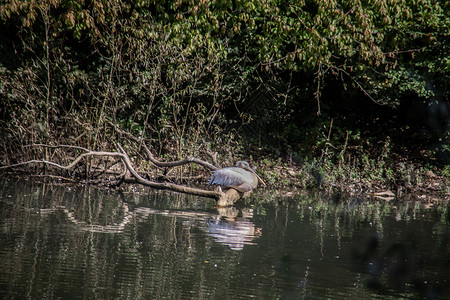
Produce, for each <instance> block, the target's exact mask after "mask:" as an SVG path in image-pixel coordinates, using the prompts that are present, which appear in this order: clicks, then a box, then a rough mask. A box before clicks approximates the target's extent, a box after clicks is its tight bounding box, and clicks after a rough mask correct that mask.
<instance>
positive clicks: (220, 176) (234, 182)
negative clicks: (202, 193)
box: [208, 168, 245, 187]
mask: <svg viewBox="0 0 450 300" xmlns="http://www.w3.org/2000/svg"><path fill="white" fill-rule="evenodd" d="M244 182H245V180H244V177H243V175H242V174H240V173H238V172H235V171H233V170H232V169H231V168H223V169H219V170H217V171H214V173H213V175H212V176H211V178H210V180H209V182H208V185H211V184H217V185H221V186H225V187H227V186H238V185H241V184H243V183H244Z"/></svg>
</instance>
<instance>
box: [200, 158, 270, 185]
mask: <svg viewBox="0 0 450 300" xmlns="http://www.w3.org/2000/svg"><path fill="white" fill-rule="evenodd" d="M258 181H259V182H261V183H262V184H263V185H266V184H265V183H264V181H262V179H261V178H260V177H259V176H258V175H257V174H256V173H255V171H253V170H252V169H251V168H250V166H249V164H248V162H246V161H238V162H237V163H236V167H227V168H223V169H219V170H216V171H214V173H213V175H212V176H211V178H210V180H209V182H208V185H211V184H216V185H220V186H221V187H222V188H225V189H229V188H233V189H235V190H237V191H239V192H241V193H245V192H248V191H251V190H252V189H254V188H256V187H257V186H258Z"/></svg>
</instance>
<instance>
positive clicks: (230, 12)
mask: <svg viewBox="0 0 450 300" xmlns="http://www.w3.org/2000/svg"><path fill="white" fill-rule="evenodd" d="M446 10H448V3H444V2H439V1H433V0H420V1H403V0H399V1H394V0H389V1H361V0H353V1H340V0H333V1H302V0H300V1H280V0H256V1H248V0H244V1H227V0H221V1H187V0H180V1H163V0H153V1H149V0H140V1H117V0H100V1H73V0H67V1H58V0H44V1H38V2H36V1H31V0H24V1H6V2H2V4H1V5H0V29H1V30H0V31H1V32H2V33H1V36H2V39H1V42H0V44H1V50H0V51H1V52H2V53H1V54H3V55H1V58H0V80H1V84H0V97H1V98H2V107H1V110H0V114H1V120H2V124H1V127H2V128H4V129H5V132H7V135H6V138H5V140H4V144H5V145H3V147H2V148H3V149H8V150H7V152H8V153H9V154H10V155H13V154H16V153H18V152H21V151H23V150H21V149H20V145H22V144H28V143H33V142H38V141H42V140H49V139H51V140H55V141H59V142H70V143H72V144H78V145H82V146H87V147H89V148H92V149H95V148H98V147H103V146H104V145H105V144H108V143H110V142H111V140H110V139H111V132H110V129H109V125H108V124H109V123H108V122H112V123H113V124H114V125H116V126H120V127H121V128H123V129H126V130H128V131H130V132H132V133H134V134H136V135H139V136H142V137H144V138H147V139H148V140H150V141H152V143H153V146H154V147H155V148H156V149H157V150H158V152H159V154H161V155H164V154H165V153H166V154H167V153H171V154H173V155H175V156H178V157H180V156H184V155H186V154H198V153H199V152H202V151H207V150H208V151H209V150H211V149H213V150H214V149H217V148H219V147H223V146H222V145H223V144H227V145H236V144H240V147H241V148H245V151H249V153H250V154H251V150H252V149H253V148H252V147H247V145H243V143H242V140H240V139H239V138H237V137H238V136H239V135H243V136H245V137H246V139H247V140H248V141H249V143H250V144H253V145H258V146H261V145H264V146H265V148H266V149H268V150H267V151H269V152H272V153H273V152H275V153H276V152H279V153H280V155H284V154H285V152H284V151H288V152H290V153H292V152H293V153H298V154H299V155H302V156H305V155H307V156H317V155H321V154H322V152H321V150H322V149H324V145H326V143H332V141H330V140H327V135H326V134H325V135H324V134H323V128H324V126H328V124H329V120H330V119H332V118H333V119H334V120H335V128H334V129H335V132H334V133H333V136H334V139H335V140H340V141H345V144H346V145H347V146H346V148H345V149H346V150H344V151H343V152H342V150H343V149H344V148H339V150H338V151H335V150H333V149H332V147H328V150H329V152H328V153H327V155H330V157H331V156H332V155H335V157H338V158H340V160H341V161H342V160H343V159H344V154H345V151H353V150H350V149H362V148H363V145H364V143H372V142H373V141H372V140H371V139H374V140H376V141H377V140H381V141H383V140H385V139H386V136H387V134H385V133H382V134H379V133H378V132H377V130H379V127H375V128H370V130H371V132H369V134H366V133H367V130H366V129H367V127H365V128H363V127H361V126H360V123H361V121H364V120H365V119H369V124H368V125H367V126H368V127H370V126H372V124H370V120H375V119H377V118H379V117H380V115H384V116H385V117H386V118H387V119H389V118H390V117H392V116H394V115H398V114H399V113H402V110H403V109H404V107H405V106H406V107H413V106H415V105H419V104H421V103H422V102H423V101H428V100H426V99H428V98H430V97H435V98H436V99H441V100H442V101H443V102H444V104H446V105H447V107H448V93H449V91H448V83H449V82H448V78H449V76H448V73H449V65H450V63H449V62H450V58H449V45H448V39H449V24H450V22H449V16H448V14H446ZM374 103H377V104H374ZM379 104H380V105H384V106H379ZM373 105H375V107H376V109H372V108H373ZM402 105H403V106H402ZM361 107H367V108H366V109H365V110H364V111H363V112H362V113H361V111H360V109H361ZM446 117H447V118H448V113H447V115H445V114H444V115H443V118H444V119H445V118H446ZM383 125H386V124H382V125H380V126H383ZM445 130H448V129H444V131H445ZM364 134H366V136H365V137H364V139H363V138H362V136H363V135H364ZM405 134H409V132H406V133H405ZM231 136H233V138H234V140H233V141H230V140H227V137H231ZM391 136H393V135H391ZM439 137H442V134H440V135H439ZM376 141H375V142H376ZM395 142H396V141H392V143H393V144H394V143H395ZM193 145H197V147H194V146H193ZM200 145H203V146H200ZM280 145H281V146H282V148H284V149H282V150H280V149H278V148H280ZM280 151H281V152H280ZM355 151H356V152H358V151H360V150H355ZM226 153H229V149H223V150H222V152H221V153H220V154H221V155H223V156H224V159H225V160H226V159H231V157H230V156H227V154H226ZM260 154H261V153H260ZM358 154H361V152H358Z"/></svg>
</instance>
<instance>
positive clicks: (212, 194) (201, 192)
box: [117, 144, 224, 200]
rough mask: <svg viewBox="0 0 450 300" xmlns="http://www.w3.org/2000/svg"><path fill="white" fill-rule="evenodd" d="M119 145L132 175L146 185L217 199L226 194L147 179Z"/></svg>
mask: <svg viewBox="0 0 450 300" xmlns="http://www.w3.org/2000/svg"><path fill="white" fill-rule="evenodd" d="M117 147H118V148H119V150H120V152H121V154H122V160H123V162H124V163H125V165H126V166H127V169H128V171H129V172H130V173H131V175H133V177H134V178H136V181H137V182H138V183H140V184H142V185H145V186H148V187H151V188H155V189H160V190H172V191H175V192H181V193H186V194H190V195H196V196H203V197H208V198H213V199H216V200H219V199H220V198H221V197H222V196H223V194H224V193H222V192H217V191H207V190H202V189H197V188H191V187H187V186H182V185H178V184H174V183H168V182H162V183H158V182H153V181H149V180H146V179H144V178H142V177H141V176H140V175H139V174H138V173H137V172H136V170H135V169H134V168H133V166H132V165H131V160H130V158H129V157H128V155H127V154H126V152H125V150H123V148H122V146H120V145H119V144H117Z"/></svg>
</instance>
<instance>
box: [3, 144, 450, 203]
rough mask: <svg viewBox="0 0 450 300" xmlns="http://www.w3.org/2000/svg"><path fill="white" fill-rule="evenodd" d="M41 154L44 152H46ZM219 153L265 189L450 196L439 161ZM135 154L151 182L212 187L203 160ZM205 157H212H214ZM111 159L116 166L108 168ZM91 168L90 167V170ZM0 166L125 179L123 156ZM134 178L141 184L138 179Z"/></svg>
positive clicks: (109, 181)
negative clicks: (165, 162) (176, 161)
mask: <svg viewBox="0 0 450 300" xmlns="http://www.w3.org/2000/svg"><path fill="white" fill-rule="evenodd" d="M67 148H69V146H67ZM128 148H129V149H131V148H132V147H128ZM69 149H70V148H69ZM60 150H61V149H56V150H50V149H47V151H48V152H47V155H49V156H51V157H53V158H54V161H53V163H58V164H61V165H69V164H70V163H71V162H73V161H74V153H73V151H74V149H71V154H70V155H69V154H68V153H65V155H62V153H63V152H62V151H60ZM41 154H42V155H43V152H42V153H41ZM209 154H211V153H209ZM215 154H216V155H213V157H214V159H209V160H212V162H213V163H214V161H215V164H216V165H217V166H219V167H226V166H231V165H234V160H235V159H247V160H249V162H250V164H251V165H252V166H253V168H254V169H255V170H256V172H257V173H258V174H259V175H260V176H261V177H262V178H263V180H264V181H265V182H266V184H267V186H266V187H264V188H262V187H260V189H261V190H262V191H264V190H273V191H276V192H277V193H280V194H281V195H289V194H296V193H298V192H301V191H304V190H310V191H315V192H325V193H327V194H330V195H332V196H333V197H340V195H347V196H360V197H362V198H379V199H383V200H392V199H403V198H410V199H414V200H419V201H423V202H427V203H433V202H442V201H448V200H449V195H450V185H449V181H450V180H449V174H448V168H443V169H439V168H437V167H435V166H434V167H433V166H430V165H429V166H424V165H421V164H417V163H416V164H414V163H412V162H408V161H405V160H393V159H392V157H395V155H393V156H392V157H390V160H389V162H387V161H386V160H385V159H383V158H378V159H369V158H367V157H365V158H364V159H361V158H360V159H358V158H354V159H353V160H351V161H350V162H342V161H340V162H338V163H333V162H331V160H327V159H322V160H320V158H314V159H311V160H305V161H301V162H299V161H297V162H295V161H293V160H292V159H283V158H277V159H275V158H262V159H261V158H260V159H258V158H253V157H252V156H251V155H249V154H248V153H247V155H243V156H241V157H239V158H234V157H230V156H229V157H225V156H224V155H219V156H220V157H221V158H222V159H223V160H221V161H220V162H217V153H215ZM38 156H39V155H37V157H38ZM132 157H133V159H132V160H133V163H134V164H135V166H136V169H137V171H138V172H139V173H140V174H141V176H143V177H145V178H146V179H148V180H150V181H154V182H159V183H162V182H170V183H175V184H180V185H184V186H196V187H199V188H202V189H210V188H209V187H207V186H206V184H207V180H208V178H209V176H210V174H211V171H210V170H207V169H206V168H203V167H201V166H199V165H196V164H188V165H184V166H179V167H173V168H161V167H159V168H158V167H156V166H155V165H153V164H151V163H149V161H147V160H146V158H145V156H144V155H143V153H141V154H139V153H138V152H134V153H133V156H132ZM29 158H30V157H28V159H29ZM201 158H204V159H205V161H206V160H208V157H201ZM249 158H250V159H249ZM16 159H17V157H16ZM26 160H27V158H26V157H22V160H21V161H22V162H25V161H26ZM102 164H104V165H105V168H103V169H101V168H100V167H99V166H100V165H102ZM108 164H109V165H110V166H109V167H108V170H106V165H108ZM88 168H90V171H89V172H86V170H87V169H88ZM0 171H1V172H2V175H3V176H5V175H8V176H13V177H29V178H31V179H34V180H36V179H38V180H45V181H47V182H59V183H61V182H67V183H72V184H73V183H75V184H77V183H79V184H90V185H97V186H101V187H108V188H110V187H117V186H119V185H120V184H121V183H122V180H121V179H120V178H121V176H122V174H123V170H122V169H121V167H120V164H118V163H117V161H116V162H113V161H112V160H111V161H108V160H107V159H105V158H100V159H99V158H94V157H93V158H92V159H91V160H89V161H87V160H86V161H85V160H83V161H81V163H80V166H79V167H75V168H73V170H61V169H58V168H53V167H52V166H51V165H48V164H47V165H44V164H42V162H41V161H35V162H32V163H30V164H28V165H23V166H18V167H14V168H8V169H3V170H0ZM128 182H131V183H132V184H133V185H138V183H133V181H132V180H129V181H128Z"/></svg>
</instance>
